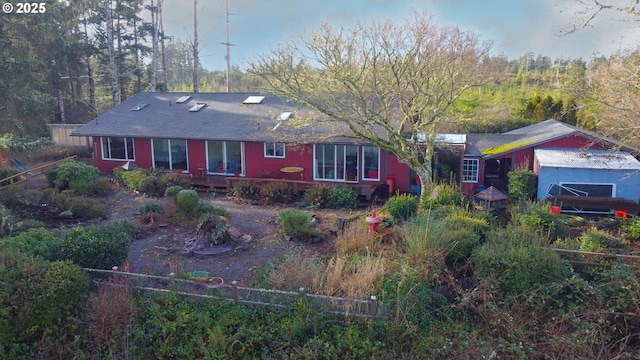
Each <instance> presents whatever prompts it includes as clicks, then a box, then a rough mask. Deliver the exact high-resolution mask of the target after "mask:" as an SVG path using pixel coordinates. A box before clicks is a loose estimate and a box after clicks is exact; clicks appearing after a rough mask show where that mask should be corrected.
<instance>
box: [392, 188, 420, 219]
mask: <svg viewBox="0 0 640 360" xmlns="http://www.w3.org/2000/svg"><path fill="white" fill-rule="evenodd" d="M384 207H385V209H386V210H387V213H389V216H391V218H392V219H393V221H395V222H400V221H407V220H409V219H410V218H412V217H414V216H416V214H417V213H418V200H417V199H416V198H414V197H413V196H411V195H410V194H397V195H394V196H392V197H391V198H390V199H389V200H388V201H387V202H386V203H385V204H384Z"/></svg>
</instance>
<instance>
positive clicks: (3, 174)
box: [0, 168, 21, 186]
mask: <svg viewBox="0 0 640 360" xmlns="http://www.w3.org/2000/svg"><path fill="white" fill-rule="evenodd" d="M19 173H21V171H20V170H18V169H15V168H0V179H6V178H8V177H11V176H13V175H16V174H19ZM6 185H9V181H5V182H0V186H6Z"/></svg>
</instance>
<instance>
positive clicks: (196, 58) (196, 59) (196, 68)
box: [193, 0, 200, 93]
mask: <svg viewBox="0 0 640 360" xmlns="http://www.w3.org/2000/svg"><path fill="white" fill-rule="evenodd" d="M199 72H200V54H199V50H198V0H193V92H194V93H197V92H200V74H199Z"/></svg>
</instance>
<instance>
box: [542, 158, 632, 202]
mask: <svg viewBox="0 0 640 360" xmlns="http://www.w3.org/2000/svg"><path fill="white" fill-rule="evenodd" d="M534 172H535V173H536V174H537V175H538V199H545V198H549V197H551V196H557V195H560V196H564V195H568V196H589V197H603V198H617V199H625V200H630V201H633V202H635V203H638V200H639V199H640V162H639V161H638V160H637V159H636V158H635V157H633V156H632V155H631V154H630V153H628V152H624V151H612V150H603V149H559V148H551V149H535V151H534Z"/></svg>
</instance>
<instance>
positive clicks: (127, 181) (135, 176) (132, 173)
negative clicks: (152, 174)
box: [113, 167, 149, 191]
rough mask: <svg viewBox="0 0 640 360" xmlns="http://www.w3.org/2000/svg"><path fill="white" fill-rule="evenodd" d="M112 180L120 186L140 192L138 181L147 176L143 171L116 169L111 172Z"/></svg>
mask: <svg viewBox="0 0 640 360" xmlns="http://www.w3.org/2000/svg"><path fill="white" fill-rule="evenodd" d="M113 175H114V179H115V181H116V183H117V184H119V185H120V186H124V187H127V188H129V189H131V190H134V191H139V190H140V181H142V179H144V178H146V177H147V176H149V174H148V173H147V171H146V170H145V169H140V168H138V169H133V170H128V171H127V170H125V169H123V168H120V167H117V168H115V169H114V170H113Z"/></svg>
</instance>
